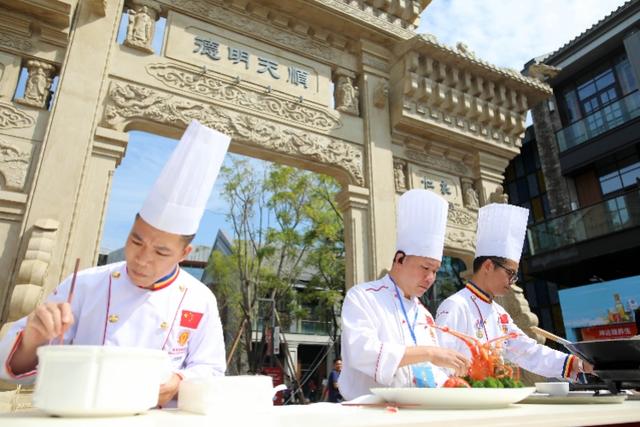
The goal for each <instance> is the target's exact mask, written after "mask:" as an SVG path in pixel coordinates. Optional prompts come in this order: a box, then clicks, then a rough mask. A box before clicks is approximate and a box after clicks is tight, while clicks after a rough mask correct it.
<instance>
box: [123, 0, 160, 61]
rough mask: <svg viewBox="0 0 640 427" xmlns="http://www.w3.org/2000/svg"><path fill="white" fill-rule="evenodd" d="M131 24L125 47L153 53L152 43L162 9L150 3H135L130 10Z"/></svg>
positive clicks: (128, 26) (128, 28)
mask: <svg viewBox="0 0 640 427" xmlns="http://www.w3.org/2000/svg"><path fill="white" fill-rule="evenodd" d="M127 13H128V15H129V23H128V24H127V37H126V38H125V40H124V44H125V46H129V47H132V48H134V49H138V50H141V51H143V52H148V53H153V48H152V47H151V42H152V41H153V34H154V32H155V28H156V20H157V19H158V14H159V13H160V7H158V6H157V5H155V4H153V3H151V2H148V1H134V2H132V4H131V5H130V6H129V10H128V12H127Z"/></svg>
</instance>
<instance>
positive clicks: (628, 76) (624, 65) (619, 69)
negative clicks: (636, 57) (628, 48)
mask: <svg viewBox="0 0 640 427" xmlns="http://www.w3.org/2000/svg"><path fill="white" fill-rule="evenodd" d="M615 69H616V76H617V79H618V83H620V89H622V94H623V95H627V94H629V93H631V92H633V91H634V90H636V89H638V83H637V82H636V78H635V76H634V74H633V69H632V68H631V65H630V64H629V61H628V60H627V55H626V54H624V55H621V56H620V57H618V59H617V60H616V65H615Z"/></svg>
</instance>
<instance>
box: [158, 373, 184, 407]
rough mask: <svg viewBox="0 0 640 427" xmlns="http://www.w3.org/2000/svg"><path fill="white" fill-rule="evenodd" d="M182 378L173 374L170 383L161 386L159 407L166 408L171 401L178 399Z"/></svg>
mask: <svg viewBox="0 0 640 427" xmlns="http://www.w3.org/2000/svg"><path fill="white" fill-rule="evenodd" d="M180 381H182V377H181V376H180V375H178V374H171V378H169V381H167V382H166V383H164V384H162V385H161V386H160V394H159V395H158V406H164V405H166V404H167V402H169V401H170V400H171V399H173V398H174V397H176V395H177V394H178V389H179V388H180Z"/></svg>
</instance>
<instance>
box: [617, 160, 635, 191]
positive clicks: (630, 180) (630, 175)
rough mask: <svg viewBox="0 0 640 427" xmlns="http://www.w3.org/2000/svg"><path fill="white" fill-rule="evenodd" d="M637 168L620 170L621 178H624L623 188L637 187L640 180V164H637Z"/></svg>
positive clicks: (629, 167)
mask: <svg viewBox="0 0 640 427" xmlns="http://www.w3.org/2000/svg"><path fill="white" fill-rule="evenodd" d="M635 166H636V167H635V169H631V166H628V167H626V168H624V169H621V170H620V172H621V173H620V178H622V186H623V187H630V186H632V185H636V184H637V183H638V180H640V163H636V164H635ZM625 169H626V171H625ZM623 171H624V172H623Z"/></svg>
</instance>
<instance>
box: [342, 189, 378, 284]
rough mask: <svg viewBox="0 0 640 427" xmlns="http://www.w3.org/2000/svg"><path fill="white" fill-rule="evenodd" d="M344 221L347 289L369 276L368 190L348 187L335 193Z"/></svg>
mask: <svg viewBox="0 0 640 427" xmlns="http://www.w3.org/2000/svg"><path fill="white" fill-rule="evenodd" d="M337 201H338V206H339V207H340V211H341V212H342V218H343V222H344V242H345V270H346V271H345V273H346V283H345V284H346V288H347V289H349V288H350V287H352V286H353V285H356V284H358V283H362V282H366V281H367V280H369V279H370V277H372V272H373V266H372V265H371V253H372V250H371V239H369V229H370V225H369V218H370V216H371V211H370V208H369V190H368V189H366V188H362V187H356V186H353V185H349V186H347V187H346V188H344V189H343V190H342V192H340V194H338V197H337Z"/></svg>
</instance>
